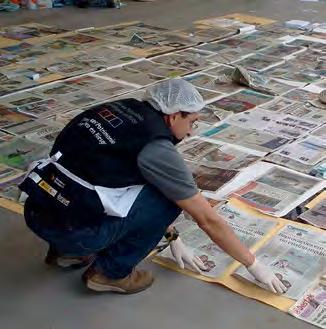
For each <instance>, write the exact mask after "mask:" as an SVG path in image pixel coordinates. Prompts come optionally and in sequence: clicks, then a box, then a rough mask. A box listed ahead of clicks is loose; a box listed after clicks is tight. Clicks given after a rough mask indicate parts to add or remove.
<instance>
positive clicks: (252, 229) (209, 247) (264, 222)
mask: <svg viewBox="0 0 326 329" xmlns="http://www.w3.org/2000/svg"><path fill="white" fill-rule="evenodd" d="M217 214H218V215H220V216H221V217H222V218H223V219H224V220H226V221H227V223H228V224H229V225H230V226H231V227H232V228H233V230H234V232H235V234H236V235H237V237H238V238H239V239H240V240H241V242H242V243H243V244H245V245H246V246H247V247H249V248H250V247H252V246H253V245H254V244H256V243H257V242H258V241H260V239H261V238H263V237H264V236H265V235H266V234H267V233H268V232H269V231H270V230H271V229H273V228H274V227H275V226H276V225H277V221H273V220H269V219H265V218H260V217H255V216H253V215H252V214H250V215H249V214H247V213H246V212H245V211H242V210H239V209H237V208H236V207H234V206H231V205H222V206H220V207H219V208H218V209H217ZM176 228H177V229H178V231H179V232H180V237H181V239H182V241H183V242H184V243H185V244H186V245H187V246H188V247H190V248H191V249H192V250H193V252H194V254H195V255H197V256H198V257H199V258H200V259H201V260H202V261H203V263H204V264H205V265H206V267H207V269H208V271H202V272H201V274H202V275H205V276H209V277H218V276H219V275H221V274H222V273H223V272H224V271H225V269H226V267H227V266H229V265H230V264H231V263H233V262H234V259H233V258H232V257H230V256H229V255H228V254H226V253H225V252H224V251H223V250H222V249H220V248H219V247H218V246H217V245H216V244H215V243H214V242H213V241H212V240H211V239H210V238H209V237H208V236H207V234H206V233H205V232H204V231H202V230H201V229H200V228H199V227H198V225H197V223H195V222H194V221H192V220H189V219H186V218H185V217H182V220H180V221H179V222H177V223H176ZM159 256H161V257H165V258H168V259H171V260H174V258H173V256H172V254H171V252H170V248H167V249H165V250H164V251H163V252H161V253H160V254H159Z"/></svg>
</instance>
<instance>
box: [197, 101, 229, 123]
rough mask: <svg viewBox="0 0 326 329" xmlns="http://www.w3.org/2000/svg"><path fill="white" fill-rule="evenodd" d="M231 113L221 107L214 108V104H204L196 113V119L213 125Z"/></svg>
mask: <svg viewBox="0 0 326 329" xmlns="http://www.w3.org/2000/svg"><path fill="white" fill-rule="evenodd" d="M231 114H232V113H230V112H228V111H224V110H221V109H215V108H214V106H212V105H211V106H210V105H206V106H205V107H204V108H203V109H201V111H200V112H199V113H198V121H201V122H205V123H208V124H210V125H213V124H215V123H217V122H220V121H222V120H224V119H225V118H227V117H228V116H230V115H231Z"/></svg>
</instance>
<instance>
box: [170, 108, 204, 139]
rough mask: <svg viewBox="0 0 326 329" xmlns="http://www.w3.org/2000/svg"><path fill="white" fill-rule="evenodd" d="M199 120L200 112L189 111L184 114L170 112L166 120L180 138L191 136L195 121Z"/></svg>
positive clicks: (175, 135)
mask: <svg viewBox="0 0 326 329" xmlns="http://www.w3.org/2000/svg"><path fill="white" fill-rule="evenodd" d="M197 120H198V113H189V114H187V115H184V114H182V113H180V112H178V113H174V114H170V115H168V116H167V117H166V122H167V124H168V126H169V127H170V129H171V131H172V134H173V135H174V137H175V138H176V139H178V140H182V139H184V138H185V137H186V136H191V134H192V130H193V128H194V125H195V122H196V121H197Z"/></svg>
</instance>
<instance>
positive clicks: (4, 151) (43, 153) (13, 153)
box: [0, 138, 49, 170]
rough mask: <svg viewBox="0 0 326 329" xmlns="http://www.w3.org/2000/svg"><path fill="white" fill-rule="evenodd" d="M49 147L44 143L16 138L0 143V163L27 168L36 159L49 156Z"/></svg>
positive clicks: (22, 168)
mask: <svg viewBox="0 0 326 329" xmlns="http://www.w3.org/2000/svg"><path fill="white" fill-rule="evenodd" d="M48 153H49V147H48V146H47V145H44V144H39V143H35V142H31V141H28V140H26V139H24V138H15V139H13V140H12V141H10V142H9V143H2V144H0V163H1V164H4V165H7V166H9V167H13V168H17V169H21V170H27V168H28V166H29V164H30V163H31V162H33V161H35V160H39V159H42V158H45V157H48Z"/></svg>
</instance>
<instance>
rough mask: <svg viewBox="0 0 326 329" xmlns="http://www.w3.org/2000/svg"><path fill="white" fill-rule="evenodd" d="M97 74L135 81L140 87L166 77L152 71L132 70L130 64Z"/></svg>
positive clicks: (130, 81)
mask: <svg viewBox="0 0 326 329" xmlns="http://www.w3.org/2000/svg"><path fill="white" fill-rule="evenodd" d="M97 75H100V76H106V77H109V78H112V79H116V80H119V81H125V82H129V83H133V84H135V85H137V86H138V87H140V86H147V85H150V84H152V83H155V82H158V81H161V80H163V79H164V77H162V76H157V75H154V74H152V73H142V72H136V71H134V70H130V69H129V68H128V66H124V67H119V68H114V69H109V70H106V71H103V72H99V73H97Z"/></svg>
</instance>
